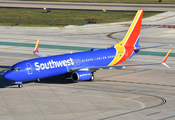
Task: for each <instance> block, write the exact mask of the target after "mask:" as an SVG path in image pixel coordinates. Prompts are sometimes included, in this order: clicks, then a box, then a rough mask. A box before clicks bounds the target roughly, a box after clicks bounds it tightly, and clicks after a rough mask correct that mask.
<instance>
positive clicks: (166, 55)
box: [163, 49, 172, 61]
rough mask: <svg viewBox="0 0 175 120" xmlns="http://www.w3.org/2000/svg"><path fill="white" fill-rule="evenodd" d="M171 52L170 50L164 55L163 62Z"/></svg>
mask: <svg viewBox="0 0 175 120" xmlns="http://www.w3.org/2000/svg"><path fill="white" fill-rule="evenodd" d="M171 50H172V49H170V50H169V51H168V53H167V54H166V56H165V58H164V59H163V61H164V60H165V59H167V57H168V55H169V54H170V52H171Z"/></svg>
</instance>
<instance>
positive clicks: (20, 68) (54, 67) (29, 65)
mask: <svg viewBox="0 0 175 120" xmlns="http://www.w3.org/2000/svg"><path fill="white" fill-rule="evenodd" d="M142 15H143V10H139V11H138V12H137V14H136V16H135V18H134V20H133V22H132V24H131V26H130V28H129V30H128V32H127V34H126V36H125V37H124V39H123V40H122V41H121V42H119V43H117V44H116V45H114V46H112V47H110V48H105V49H97V48H93V49H91V50H90V51H85V52H77V53H69V54H62V55H55V56H46V55H44V54H41V53H40V52H39V40H38V41H37V43H36V46H35V49H34V54H35V55H37V56H38V57H39V58H35V59H30V60H25V61H22V62H19V63H17V64H15V65H13V66H11V67H10V68H9V70H7V72H6V73H5V74H4V76H3V77H4V78H5V79H8V80H10V81H12V83H14V84H17V85H18V87H19V88H20V87H22V83H23V82H25V81H30V80H39V79H42V78H46V77H52V76H59V75H65V76H69V77H70V76H71V78H72V80H73V81H74V82H78V81H82V80H93V79H94V74H93V73H94V72H95V71H97V70H99V69H110V68H124V67H126V66H141V65H156V64H163V65H165V66H167V67H169V66H168V65H167V64H165V62H166V60H167V58H168V55H169V54H170V51H171V50H169V52H168V53H167V55H166V56H165V58H164V60H163V61H162V62H161V63H150V64H129V65H122V66H116V65H118V64H120V63H122V62H124V61H126V60H127V59H130V58H131V57H132V56H133V55H134V54H136V53H137V52H139V50H140V49H146V48H153V47H160V46H166V45H160V46H151V47H143V48H142V47H140V45H139V37H140V29H141V22H142Z"/></svg>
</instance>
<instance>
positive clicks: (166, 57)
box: [161, 49, 171, 68]
mask: <svg viewBox="0 0 175 120" xmlns="http://www.w3.org/2000/svg"><path fill="white" fill-rule="evenodd" d="M170 52H171V49H170V50H169V51H168V53H167V54H166V56H165V58H164V59H163V61H162V63H161V64H163V65H165V66H166V67H168V68H170V67H169V66H168V65H167V64H166V63H165V62H166V60H167V59H168V56H169V54H170Z"/></svg>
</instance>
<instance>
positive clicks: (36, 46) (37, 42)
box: [34, 39, 40, 51]
mask: <svg viewBox="0 0 175 120" xmlns="http://www.w3.org/2000/svg"><path fill="white" fill-rule="evenodd" d="M39 40H40V39H38V40H37V43H36V46H35V50H36V48H37V46H38V44H39ZM35 50H34V51H35Z"/></svg>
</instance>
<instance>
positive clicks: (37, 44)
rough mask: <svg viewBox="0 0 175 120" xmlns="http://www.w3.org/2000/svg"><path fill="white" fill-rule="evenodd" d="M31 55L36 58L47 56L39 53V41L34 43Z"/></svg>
mask: <svg viewBox="0 0 175 120" xmlns="http://www.w3.org/2000/svg"><path fill="white" fill-rule="evenodd" d="M33 53H34V54H35V55H36V56H38V57H47V55H44V54H42V53H40V52H39V39H38V40H37V42H36V45H35V49H34V51H33Z"/></svg>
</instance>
